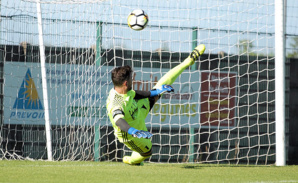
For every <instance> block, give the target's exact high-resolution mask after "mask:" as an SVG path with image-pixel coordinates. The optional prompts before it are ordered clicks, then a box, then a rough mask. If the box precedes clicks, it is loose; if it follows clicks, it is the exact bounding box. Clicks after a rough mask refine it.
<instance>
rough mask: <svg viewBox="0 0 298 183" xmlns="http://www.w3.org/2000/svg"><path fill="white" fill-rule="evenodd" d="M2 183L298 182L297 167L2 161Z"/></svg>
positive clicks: (0, 173) (0, 166)
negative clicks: (139, 165) (140, 165)
mask: <svg viewBox="0 0 298 183" xmlns="http://www.w3.org/2000/svg"><path fill="white" fill-rule="evenodd" d="M0 182H26V183H33V182H55V183H56V182H71V183H75V182H118V183H121V182H137V183H143V182H155V183H156V182H180V183H184V182H206V183H209V182H298V166H285V167H276V166H244V165H208V164H156V163H145V166H142V167H138V166H129V165H125V164H123V163H120V162H47V161H17V160H11V161H7V160H2V161H0Z"/></svg>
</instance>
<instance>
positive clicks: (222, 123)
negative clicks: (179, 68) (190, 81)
mask: <svg viewBox="0 0 298 183" xmlns="http://www.w3.org/2000/svg"><path fill="white" fill-rule="evenodd" d="M236 76H237V75H236V73H235V72H232V73H230V72H229V73H228V72H202V73H201V113H200V118H201V120H200V123H201V125H202V126H209V127H231V126H235V110H236V107H235V102H236Z"/></svg>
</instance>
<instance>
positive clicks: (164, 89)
mask: <svg viewBox="0 0 298 183" xmlns="http://www.w3.org/2000/svg"><path fill="white" fill-rule="evenodd" d="M165 92H174V88H173V87H172V86H171V85H161V86H160V87H158V88H156V89H153V90H151V91H150V97H155V96H161V95H162V94H163V93H165Z"/></svg>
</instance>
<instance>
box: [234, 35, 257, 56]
mask: <svg viewBox="0 0 298 183" xmlns="http://www.w3.org/2000/svg"><path fill="white" fill-rule="evenodd" d="M237 46H238V49H239V54H240V55H241V54H243V53H250V52H251V49H252V48H253V47H254V46H253V44H252V42H251V41H250V40H248V39H242V40H240V41H239V42H238V44H237Z"/></svg>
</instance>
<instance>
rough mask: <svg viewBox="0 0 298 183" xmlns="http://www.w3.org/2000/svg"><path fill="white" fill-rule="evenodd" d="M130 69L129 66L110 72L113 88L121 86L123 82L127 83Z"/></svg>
mask: <svg viewBox="0 0 298 183" xmlns="http://www.w3.org/2000/svg"><path fill="white" fill-rule="evenodd" d="M132 72H133V71H132V69H131V67H130V66H129V65H126V66H121V67H116V68H115V69H113V70H112V81H113V84H114V86H121V85H122V84H123V83H124V81H127V80H128V79H129V77H131V75H130V74H131V73H132Z"/></svg>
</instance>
